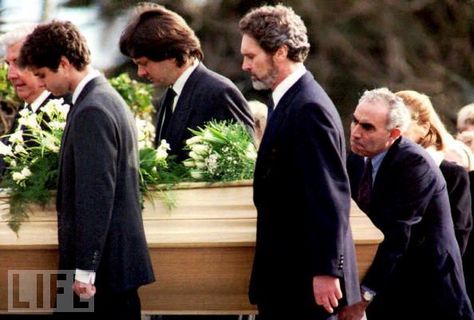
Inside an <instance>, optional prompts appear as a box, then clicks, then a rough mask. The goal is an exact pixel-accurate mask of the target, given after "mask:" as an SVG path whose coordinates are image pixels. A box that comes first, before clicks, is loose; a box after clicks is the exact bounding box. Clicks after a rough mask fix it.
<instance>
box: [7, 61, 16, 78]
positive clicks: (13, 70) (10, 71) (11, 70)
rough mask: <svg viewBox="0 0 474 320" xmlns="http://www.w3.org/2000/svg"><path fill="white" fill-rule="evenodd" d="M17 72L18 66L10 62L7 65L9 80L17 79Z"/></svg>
mask: <svg viewBox="0 0 474 320" xmlns="http://www.w3.org/2000/svg"><path fill="white" fill-rule="evenodd" d="M18 74H19V72H18V68H17V67H16V66H15V65H13V64H11V65H9V66H8V72H7V78H8V80H10V81H11V80H14V79H17V78H18Z"/></svg>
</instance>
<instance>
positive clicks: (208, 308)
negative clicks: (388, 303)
mask: <svg viewBox="0 0 474 320" xmlns="http://www.w3.org/2000/svg"><path fill="white" fill-rule="evenodd" d="M166 195H167V196H169V197H171V201H172V202H174V203H175V207H174V208H173V209H172V210H169V209H167V207H166V206H165V205H164V203H163V202H162V201H160V200H159V199H157V198H155V199H154V200H153V201H150V200H147V201H146V202H145V209H144V212H143V215H144V224H145V232H146V236H147V241H148V244H149V248H150V252H151V256H152V260H153V267H154V270H155V273H156V275H157V281H156V282H155V283H153V284H151V285H148V286H144V287H142V288H141V289H140V296H141V299H142V310H143V313H146V314H253V313H255V307H254V306H252V305H250V304H249V302H248V298H247V291H248V282H249V276H250V269H251V265H252V260H253V253H254V246H255V228H256V210H255V207H254V205H253V202H252V182H251V181H240V182H232V183H218V184H212V185H209V184H205V183H185V184H179V185H178V186H177V187H176V188H175V189H173V190H172V191H170V192H168V193H166ZM3 200H4V201H3V202H2V203H3V204H2V207H0V210H1V211H2V212H3V213H5V212H6V210H8V204H7V203H6V202H5V200H7V199H6V198H5V197H4V199H3ZM56 225H57V222H56V212H55V210H54V207H53V206H51V207H48V208H35V209H34V210H32V212H31V215H30V219H29V221H28V222H25V223H23V225H22V226H21V229H20V232H19V236H18V237H17V236H16V235H15V233H14V232H13V231H11V230H10V229H9V228H8V226H7V224H6V222H5V220H0V313H6V312H7V310H8V298H9V296H8V292H9V290H5V289H6V288H8V270H23V269H25V270H26V269H28V270H56V269H57V230H56ZM351 226H352V232H353V235H354V240H355V243H356V250H357V260H358V266H359V271H360V274H361V276H362V275H363V274H364V273H365V272H366V270H367V267H368V266H369V264H370V263H371V261H372V259H373V256H374V254H375V251H376V249H377V246H378V244H379V243H380V241H381V240H382V234H381V233H380V231H379V230H377V229H376V228H375V227H374V226H373V225H372V223H371V222H370V220H369V219H368V218H367V217H366V216H365V215H364V214H363V213H361V212H360V210H359V209H358V208H357V206H356V205H355V204H353V206H352V211H351ZM10 285H11V284H10ZM13 287H14V286H13ZM13 290H14V289H13ZM16 294H17V292H14V293H13V296H15V295H16ZM10 298H11V297H10Z"/></svg>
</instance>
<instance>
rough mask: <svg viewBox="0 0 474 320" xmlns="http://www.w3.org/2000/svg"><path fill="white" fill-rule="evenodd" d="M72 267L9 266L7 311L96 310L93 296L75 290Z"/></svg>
mask: <svg viewBox="0 0 474 320" xmlns="http://www.w3.org/2000/svg"><path fill="white" fill-rule="evenodd" d="M73 282H74V271H73V270H8V312H13V313H50V312H93V311H94V298H92V299H79V297H77V295H75V294H74V292H73V291H72V283H73Z"/></svg>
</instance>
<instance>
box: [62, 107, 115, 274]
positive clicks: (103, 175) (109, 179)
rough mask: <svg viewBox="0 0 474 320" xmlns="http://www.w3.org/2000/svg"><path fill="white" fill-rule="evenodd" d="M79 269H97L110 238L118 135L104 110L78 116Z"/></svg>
mask: <svg viewBox="0 0 474 320" xmlns="http://www.w3.org/2000/svg"><path fill="white" fill-rule="evenodd" d="M71 129H72V130H71V131H72V132H71V134H72V139H74V161H75V171H76V172H75V177H76V181H71V182H70V183H74V186H75V193H76V196H75V199H76V203H75V204H74V206H75V212H76V215H75V223H76V228H75V230H76V234H75V239H76V249H77V250H76V254H77V256H76V261H77V266H76V268H78V269H82V270H90V271H97V270H96V269H97V266H98V265H99V262H100V259H101V257H102V252H103V249H104V246H105V242H106V239H107V232H108V229H109V225H110V221H111V215H112V208H113V202H114V196H115V181H116V177H117V169H116V163H117V145H118V142H117V139H118V138H117V134H116V130H115V126H114V124H113V122H112V120H111V118H109V117H108V116H107V115H106V114H105V113H104V112H103V111H100V110H98V109H93V108H89V109H86V110H84V111H82V112H81V113H80V114H78V115H77V116H76V118H75V121H74V123H73V124H72V128H71Z"/></svg>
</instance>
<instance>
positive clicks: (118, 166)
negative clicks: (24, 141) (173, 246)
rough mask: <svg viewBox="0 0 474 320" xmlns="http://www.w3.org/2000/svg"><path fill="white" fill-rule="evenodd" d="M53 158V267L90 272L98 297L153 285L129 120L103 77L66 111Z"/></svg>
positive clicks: (127, 113)
mask: <svg viewBox="0 0 474 320" xmlns="http://www.w3.org/2000/svg"><path fill="white" fill-rule="evenodd" d="M59 161H60V167H59V186H58V194H57V211H58V240H59V259H60V261H59V262H60V268H61V269H66V270H74V269H76V268H78V269H82V270H93V271H95V272H97V275H96V286H97V290H102V292H104V291H105V292H123V291H125V290H129V289H135V288H138V287H139V286H141V285H143V284H147V283H150V282H152V281H153V280H154V275H153V270H152V266H151V261H150V257H149V253H148V248H147V243H146V240H145V234H144V229H143V221H142V216H141V207H140V202H139V187H138V171H137V170H138V151H137V140H136V129H135V124H134V119H133V116H132V115H131V112H130V110H129V109H128V107H127V105H126V104H125V102H124V101H123V99H122V98H121V97H120V96H119V94H118V93H117V92H115V91H114V90H113V89H112V87H111V86H110V85H109V84H108V82H107V80H106V79H105V78H104V77H102V76H101V77H98V78H95V79H93V80H92V81H90V82H89V83H87V85H86V86H85V87H84V89H83V91H82V92H81V94H80V95H79V97H78V99H77V101H76V103H75V105H74V106H73V108H72V109H71V110H70V113H69V115H68V119H67V123H66V128H65V132H64V136H63V140H62V144H61V152H60V160H59Z"/></svg>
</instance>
